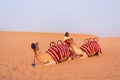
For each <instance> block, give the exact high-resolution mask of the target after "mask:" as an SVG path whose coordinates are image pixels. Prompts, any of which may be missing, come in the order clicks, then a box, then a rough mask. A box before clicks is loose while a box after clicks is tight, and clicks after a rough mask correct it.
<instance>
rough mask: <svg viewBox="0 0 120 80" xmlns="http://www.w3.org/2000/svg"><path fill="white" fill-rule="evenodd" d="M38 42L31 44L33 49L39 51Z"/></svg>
mask: <svg viewBox="0 0 120 80" xmlns="http://www.w3.org/2000/svg"><path fill="white" fill-rule="evenodd" d="M38 44H39V43H38V42H37V43H32V44H31V48H32V49H33V51H38V50H39V46H38Z"/></svg>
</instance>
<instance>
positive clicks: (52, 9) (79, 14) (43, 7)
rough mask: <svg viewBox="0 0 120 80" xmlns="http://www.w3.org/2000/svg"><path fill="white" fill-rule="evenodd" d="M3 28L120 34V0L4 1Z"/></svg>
mask: <svg viewBox="0 0 120 80" xmlns="http://www.w3.org/2000/svg"><path fill="white" fill-rule="evenodd" d="M0 31H32V32H58V33H64V32H66V31H68V32H70V33H85V34H86V33H87V34H95V35H97V36H101V37H107V36H120V0H0Z"/></svg>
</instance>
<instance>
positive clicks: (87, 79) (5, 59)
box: [0, 31, 120, 80]
mask: <svg viewBox="0 0 120 80" xmlns="http://www.w3.org/2000/svg"><path fill="white" fill-rule="evenodd" d="M93 36H94V35H90V34H70V37H72V38H73V39H74V41H75V42H76V44H77V46H81V45H82V44H83V43H84V41H83V40H84V39H86V38H90V37H93ZM63 37H64V34H62V33H38V32H3V31H0V80H120V62H119V61H120V55H119V54H120V37H115V38H112V37H105V38H101V37H98V38H99V44H100V45H101V48H102V52H103V54H102V55H101V56H93V57H90V58H85V59H80V58H79V57H76V58H75V59H74V60H72V61H64V62H62V63H60V64H55V65H50V66H45V65H40V64H38V63H36V66H35V67H32V66H31V64H32V62H33V56H34V54H33V50H32V49H31V43H32V42H39V46H40V50H41V51H42V52H45V51H46V50H47V49H48V48H49V44H50V42H51V41H57V40H63Z"/></svg>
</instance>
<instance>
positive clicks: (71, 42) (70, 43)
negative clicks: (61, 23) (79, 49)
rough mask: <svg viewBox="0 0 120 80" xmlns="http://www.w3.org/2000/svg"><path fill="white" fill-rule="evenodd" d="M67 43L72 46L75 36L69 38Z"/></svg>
mask: <svg viewBox="0 0 120 80" xmlns="http://www.w3.org/2000/svg"><path fill="white" fill-rule="evenodd" d="M65 43H66V44H68V45H69V46H71V45H72V44H74V40H73V38H70V39H67V40H66V41H65Z"/></svg>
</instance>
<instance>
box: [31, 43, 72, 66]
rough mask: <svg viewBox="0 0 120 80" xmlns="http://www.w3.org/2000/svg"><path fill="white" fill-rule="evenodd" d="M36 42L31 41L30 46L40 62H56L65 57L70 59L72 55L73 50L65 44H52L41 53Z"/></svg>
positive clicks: (47, 63)
mask: <svg viewBox="0 0 120 80" xmlns="http://www.w3.org/2000/svg"><path fill="white" fill-rule="evenodd" d="M38 44H39V43H32V44H31V48H32V49H33V51H34V54H35V58H36V59H37V61H38V62H39V63H40V64H45V65H51V64H58V63H60V62H62V61H64V60H66V59H68V60H71V59H72V58H73V56H74V53H73V51H72V50H70V48H69V47H68V46H66V45H53V46H51V47H50V48H49V49H48V50H47V51H46V52H45V53H41V52H40V49H39V45H38Z"/></svg>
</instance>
